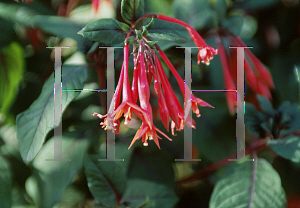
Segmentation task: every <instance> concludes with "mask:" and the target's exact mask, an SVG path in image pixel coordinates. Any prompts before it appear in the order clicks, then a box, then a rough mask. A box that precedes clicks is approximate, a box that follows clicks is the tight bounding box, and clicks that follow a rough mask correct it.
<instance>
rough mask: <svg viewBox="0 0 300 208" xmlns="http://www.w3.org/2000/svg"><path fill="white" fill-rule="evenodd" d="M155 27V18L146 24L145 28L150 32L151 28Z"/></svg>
mask: <svg viewBox="0 0 300 208" xmlns="http://www.w3.org/2000/svg"><path fill="white" fill-rule="evenodd" d="M153 25H154V18H153V17H152V18H151V19H150V20H148V21H147V22H146V23H145V24H144V26H145V28H146V29H147V30H149V29H150V28H151V27H153Z"/></svg>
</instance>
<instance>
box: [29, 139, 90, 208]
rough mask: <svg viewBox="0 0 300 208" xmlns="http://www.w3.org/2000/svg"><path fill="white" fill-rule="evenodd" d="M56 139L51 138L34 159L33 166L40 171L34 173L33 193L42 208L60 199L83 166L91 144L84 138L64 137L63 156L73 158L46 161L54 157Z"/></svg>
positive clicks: (50, 207) (47, 207) (49, 207)
mask: <svg viewBox="0 0 300 208" xmlns="http://www.w3.org/2000/svg"><path fill="white" fill-rule="evenodd" d="M55 139H56V138H51V139H50V140H49V141H48V142H47V143H46V144H45V145H44V146H43V148H42V149H41V151H40V153H39V154H38V156H37V157H36V158H35V159H34V161H33V167H34V168H35V169H36V170H38V172H35V173H36V174H34V175H33V176H34V178H33V180H34V181H33V186H35V187H34V190H35V192H34V190H33V191H32V192H31V195H33V199H35V200H37V201H35V203H36V204H37V205H39V206H38V207H41V208H52V207H53V205H54V204H55V203H57V202H58V201H59V199H60V198H61V197H62V195H63V193H64V191H65V190H66V189H67V187H68V186H69V185H70V184H71V182H72V180H73V179H74V176H75V175H76V174H77V172H78V171H79V170H80V169H81V168H83V160H84V155H85V153H86V151H87V148H88V144H89V142H88V140H87V139H84V138H80V139H74V138H67V137H63V138H62V153H63V154H62V158H63V159H71V161H45V160H46V159H53V157H54V155H53V152H54V145H55V144H54V140H55ZM31 180H32V179H31ZM36 186H37V187H36ZM27 191H28V189H27Z"/></svg>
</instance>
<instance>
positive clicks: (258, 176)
mask: <svg viewBox="0 0 300 208" xmlns="http://www.w3.org/2000/svg"><path fill="white" fill-rule="evenodd" d="M209 207H210V208H215V207H220V208H221V207H240V208H247V207H253V208H254V207H257V208H261V207H278V208H279V207H286V196H285V192H284V190H283V188H282V186H281V180H280V177H279V175H278V173H277V172H276V171H275V170H274V169H273V167H272V165H271V164H269V163H268V162H267V161H266V160H264V159H256V160H255V161H254V162H250V161H246V162H243V163H241V164H238V163H234V164H232V165H230V166H229V167H228V168H227V170H226V172H225V173H224V175H223V177H222V178H221V179H220V180H219V182H218V183H217V184H216V186H215V188H214V191H213V194H212V196H211V199H210V206H209Z"/></svg>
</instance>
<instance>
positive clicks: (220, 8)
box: [214, 0, 227, 21]
mask: <svg viewBox="0 0 300 208" xmlns="http://www.w3.org/2000/svg"><path fill="white" fill-rule="evenodd" d="M215 1H216V2H215V4H214V9H215V10H216V12H217V14H218V19H219V21H221V20H222V19H224V18H225V16H226V12H227V3H226V0H215Z"/></svg>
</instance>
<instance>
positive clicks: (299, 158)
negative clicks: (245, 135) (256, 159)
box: [268, 135, 300, 162]
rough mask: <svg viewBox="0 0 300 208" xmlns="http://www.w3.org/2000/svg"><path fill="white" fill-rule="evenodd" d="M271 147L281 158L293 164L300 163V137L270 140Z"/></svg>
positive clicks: (293, 136)
mask: <svg viewBox="0 0 300 208" xmlns="http://www.w3.org/2000/svg"><path fill="white" fill-rule="evenodd" d="M268 144H269V145H270V147H271V148H272V149H273V150H274V151H275V152H276V153H277V154H279V155H280V156H282V157H284V158H286V159H289V160H291V161H293V162H300V137H299V136H295V135H289V136H287V137H285V138H282V139H276V140H270V141H269V142H268Z"/></svg>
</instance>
